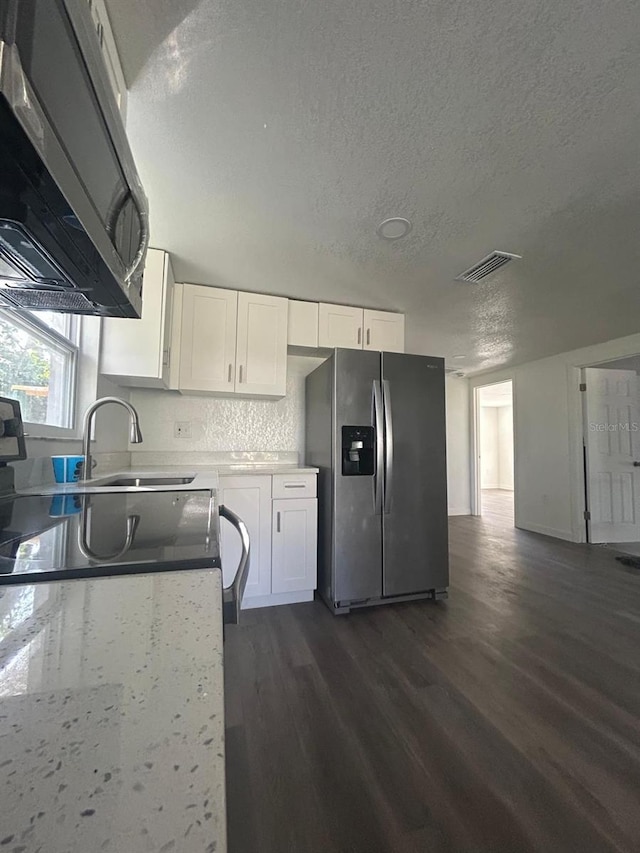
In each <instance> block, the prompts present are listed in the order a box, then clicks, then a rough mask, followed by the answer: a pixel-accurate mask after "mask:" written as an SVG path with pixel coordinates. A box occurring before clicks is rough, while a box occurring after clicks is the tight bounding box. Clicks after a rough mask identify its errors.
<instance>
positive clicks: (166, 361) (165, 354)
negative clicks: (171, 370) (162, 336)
mask: <svg viewBox="0 0 640 853" xmlns="http://www.w3.org/2000/svg"><path fill="white" fill-rule="evenodd" d="M170 354H171V350H170V349H165V350H162V366H163V367H169V358H170Z"/></svg>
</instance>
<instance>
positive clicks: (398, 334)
mask: <svg viewBox="0 0 640 853" xmlns="http://www.w3.org/2000/svg"><path fill="white" fill-rule="evenodd" d="M364 349H371V350H378V351H380V352H404V314H392V313H390V312H389V311H370V310H369V309H368V308H365V309H364Z"/></svg>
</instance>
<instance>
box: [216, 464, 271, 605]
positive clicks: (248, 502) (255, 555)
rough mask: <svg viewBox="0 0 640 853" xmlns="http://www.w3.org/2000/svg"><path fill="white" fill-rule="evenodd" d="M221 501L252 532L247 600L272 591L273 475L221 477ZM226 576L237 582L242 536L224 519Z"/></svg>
mask: <svg viewBox="0 0 640 853" xmlns="http://www.w3.org/2000/svg"><path fill="white" fill-rule="evenodd" d="M218 497H219V502H220V503H221V504H224V505H225V506H227V507H229V509H230V510H231V511H232V512H235V513H236V515H239V516H240V518H241V519H242V520H243V521H244V523H245V524H246V525H247V529H248V531H249V541H250V552H249V561H250V562H249V577H248V579H247V585H246V587H245V590H244V599H243V600H244V602H245V605H246V602H247V600H248V599H250V598H252V597H255V596H263V595H269V594H270V593H271V477H269V476H264V477H248V476H241V477H221V478H220V490H219V493H218ZM220 535H221V539H222V542H221V552H222V577H223V581H224V585H225V586H229V584H230V583H231V582H232V581H233V578H234V575H235V573H236V569H237V568H238V563H239V562H240V537H239V536H238V531H237V530H236V529H235V528H234V527H232V526H231V525H230V524H229V522H227V521H224V520H223V519H221V520H220Z"/></svg>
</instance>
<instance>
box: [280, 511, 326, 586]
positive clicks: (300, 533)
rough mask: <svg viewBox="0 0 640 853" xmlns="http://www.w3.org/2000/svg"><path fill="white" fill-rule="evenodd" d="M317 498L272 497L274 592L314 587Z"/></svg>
mask: <svg viewBox="0 0 640 853" xmlns="http://www.w3.org/2000/svg"><path fill="white" fill-rule="evenodd" d="M317 514H318V501H317V500H315V499H314V498H305V499H303V500H276V501H273V531H272V536H273V555H272V560H271V592H272V593H274V594H275V593H278V592H300V591H302V590H308V589H315V588H316V585H317V581H316V564H317V551H318V532H317V531H318V527H317Z"/></svg>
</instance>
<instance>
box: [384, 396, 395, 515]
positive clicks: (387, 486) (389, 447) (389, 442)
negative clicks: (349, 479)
mask: <svg viewBox="0 0 640 853" xmlns="http://www.w3.org/2000/svg"><path fill="white" fill-rule="evenodd" d="M382 401H383V404H384V451H385V452H384V511H385V513H390V512H391V502H392V499H393V418H392V416H391V385H390V383H389V380H388V379H383V380H382Z"/></svg>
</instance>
